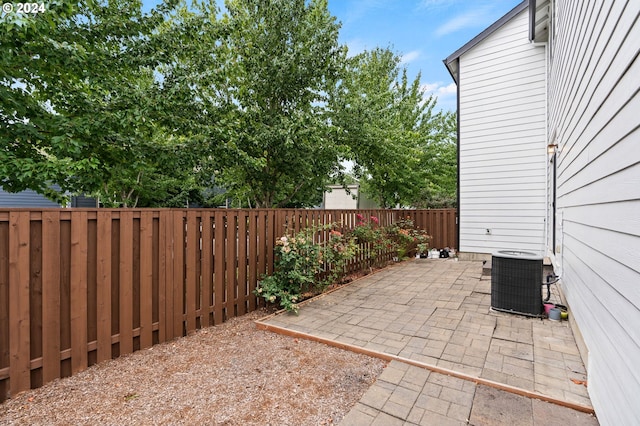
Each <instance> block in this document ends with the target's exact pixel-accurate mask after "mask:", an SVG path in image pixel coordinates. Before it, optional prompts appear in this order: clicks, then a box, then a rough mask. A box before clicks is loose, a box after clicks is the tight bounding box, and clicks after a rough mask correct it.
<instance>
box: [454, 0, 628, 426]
mask: <svg viewBox="0 0 640 426" xmlns="http://www.w3.org/2000/svg"><path fill="white" fill-rule="evenodd" d="M554 3H555V5H554V11H553V12H554V13H553V14H552V31H551V34H550V38H551V39H550V58H549V67H550V68H549V82H550V83H549V132H550V133H552V132H555V133H556V135H557V140H556V142H557V143H558V144H559V147H558V150H559V154H558V164H557V167H558V169H557V191H558V193H557V207H558V216H557V217H558V218H561V221H560V220H559V223H558V229H561V230H562V246H561V248H560V252H559V253H558V254H557V258H556V261H557V262H558V263H559V264H560V265H561V266H562V270H563V280H562V285H563V290H564V292H565V294H566V297H567V300H568V303H569V304H570V307H571V309H572V315H573V317H574V318H575V320H576V322H577V324H578V326H579V328H580V330H581V332H582V335H583V337H584V340H585V343H586V346H587V348H588V350H589V359H588V360H589V362H588V370H589V371H588V372H589V394H590V397H591V401H592V402H593V404H594V407H595V409H596V413H597V415H598V419H599V421H600V423H601V424H603V425H605V424H625V425H627V424H628V425H631V424H640V404H639V402H640V399H639V398H640V397H639V395H640V130H639V128H640V95H639V89H640V61H638V55H639V54H640V23H639V22H638V20H639V16H640V2H639V1H620V0H617V1H573V0H558V1H556V2H554ZM462 81H464V79H462ZM463 111H464V109H463Z"/></svg>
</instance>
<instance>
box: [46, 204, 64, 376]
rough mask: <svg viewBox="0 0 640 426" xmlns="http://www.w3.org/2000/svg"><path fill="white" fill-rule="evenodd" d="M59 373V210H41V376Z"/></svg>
mask: <svg viewBox="0 0 640 426" xmlns="http://www.w3.org/2000/svg"><path fill="white" fill-rule="evenodd" d="M58 377H60V212H58V211H47V212H43V214H42V380H43V382H44V383H46V382H50V381H52V380H54V379H57V378H58Z"/></svg>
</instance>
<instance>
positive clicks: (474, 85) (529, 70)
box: [458, 10, 547, 253]
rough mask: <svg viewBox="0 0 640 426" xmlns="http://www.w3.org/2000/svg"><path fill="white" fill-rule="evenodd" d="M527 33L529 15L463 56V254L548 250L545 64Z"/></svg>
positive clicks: (541, 52) (518, 17)
mask: <svg viewBox="0 0 640 426" xmlns="http://www.w3.org/2000/svg"><path fill="white" fill-rule="evenodd" d="M528 28H529V27H528V13H527V10H524V11H522V12H521V13H519V14H518V15H516V16H515V17H513V18H512V19H511V20H510V21H509V22H507V23H506V24H504V25H503V26H502V27H500V28H498V29H497V30H496V31H495V32H493V33H492V34H490V35H489V36H488V37H487V38H485V39H484V40H482V41H481V42H480V43H479V44H477V45H476V46H474V47H473V48H471V49H470V50H468V51H467V52H465V53H463V54H462V55H461V56H460V68H459V75H460V78H459V83H458V87H459V90H460V108H459V113H460V182H459V185H460V250H461V251H463V252H473V253H491V252H493V251H495V250H498V249H517V250H533V251H536V252H542V251H543V250H544V247H545V216H546V195H547V193H546V189H545V187H546V182H547V177H546V161H547V157H546V110H545V99H546V83H545V67H546V62H545V51H544V47H539V46H535V45H532V44H530V43H529V41H528ZM487 230H489V231H487Z"/></svg>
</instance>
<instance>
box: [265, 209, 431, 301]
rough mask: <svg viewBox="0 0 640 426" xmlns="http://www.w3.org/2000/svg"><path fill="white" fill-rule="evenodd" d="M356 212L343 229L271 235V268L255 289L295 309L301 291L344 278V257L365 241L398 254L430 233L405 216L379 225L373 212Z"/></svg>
mask: <svg viewBox="0 0 640 426" xmlns="http://www.w3.org/2000/svg"><path fill="white" fill-rule="evenodd" d="M357 218H358V223H357V224H356V227H355V228H354V229H352V230H350V231H348V232H346V233H344V234H343V233H341V232H339V231H337V230H335V228H336V227H337V226H336V224H330V225H326V226H322V227H320V228H316V227H311V228H306V229H304V230H302V231H300V232H298V233H297V234H295V235H293V236H291V235H288V234H287V235H284V236H282V237H280V238H279V239H278V240H277V241H276V247H275V256H276V259H275V265H274V271H273V274H271V275H269V276H263V277H262V280H261V281H260V282H259V283H258V287H257V288H256V290H255V291H254V293H255V294H256V295H257V296H259V297H262V298H263V299H264V300H266V301H267V302H269V303H276V304H278V305H279V306H280V307H282V308H284V309H286V310H287V311H291V312H295V313H297V312H298V303H299V302H300V300H301V299H302V297H303V295H304V294H305V293H308V292H311V291H318V292H320V291H323V290H324V289H325V288H326V287H327V285H330V284H333V283H339V282H341V281H342V280H343V279H344V277H345V275H346V273H347V267H348V265H349V262H351V261H353V259H355V257H356V256H357V255H358V253H359V250H361V249H364V247H363V246H364V245H367V246H369V248H372V249H373V251H374V253H375V252H380V251H387V252H389V251H393V252H396V253H397V254H398V257H399V258H403V257H405V256H406V255H407V254H408V253H409V252H410V251H411V250H415V249H419V250H421V251H422V250H424V251H426V250H428V243H429V236H428V235H427V234H426V233H425V232H424V231H422V230H416V229H414V228H413V222H412V221H410V220H401V221H399V222H398V223H395V224H392V225H390V226H386V227H383V226H379V223H378V219H377V218H376V217H375V216H371V217H370V218H368V219H364V218H363V217H362V215H360V214H358V215H357ZM327 231H329V232H328V238H327V240H326V241H325V242H323V243H317V242H314V235H317V234H318V232H327ZM359 244H360V246H359Z"/></svg>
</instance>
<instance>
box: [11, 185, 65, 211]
mask: <svg viewBox="0 0 640 426" xmlns="http://www.w3.org/2000/svg"><path fill="white" fill-rule="evenodd" d="M0 207H60V205H59V204H56V203H54V202H53V201H51V200H49V199H47V198H45V197H44V196H43V195H40V194H38V193H37V192H35V191H32V190H30V189H28V190H26V191H21V192H15V193H12V192H6V191H3V190H2V188H0Z"/></svg>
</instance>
